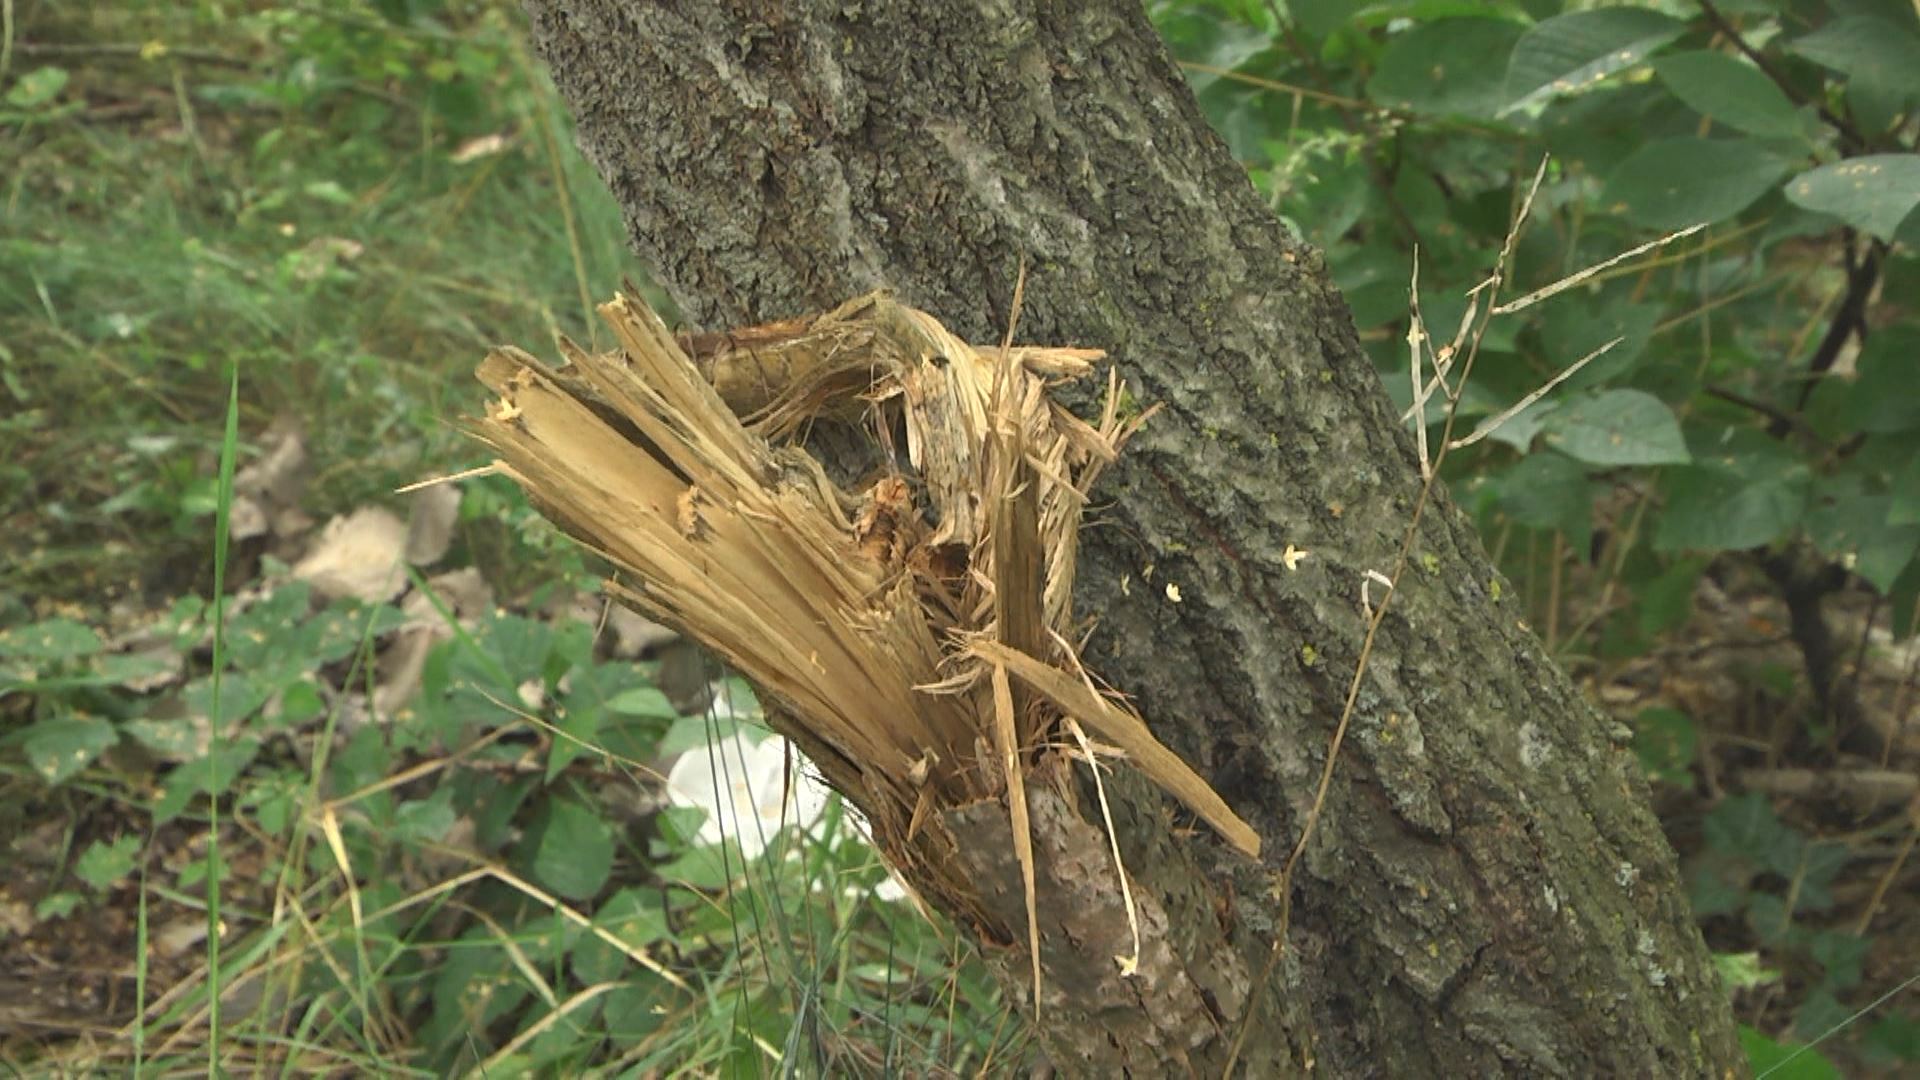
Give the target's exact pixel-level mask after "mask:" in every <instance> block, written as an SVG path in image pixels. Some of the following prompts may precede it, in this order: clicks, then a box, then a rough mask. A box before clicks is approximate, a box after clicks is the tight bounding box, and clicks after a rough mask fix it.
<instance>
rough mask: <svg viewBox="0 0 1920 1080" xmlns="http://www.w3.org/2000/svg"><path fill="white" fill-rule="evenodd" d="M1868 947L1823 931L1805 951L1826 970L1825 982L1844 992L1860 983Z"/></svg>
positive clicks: (1864, 941)
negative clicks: (1827, 981) (1826, 979)
mask: <svg viewBox="0 0 1920 1080" xmlns="http://www.w3.org/2000/svg"><path fill="white" fill-rule="evenodd" d="M1870 944H1871V941H1870V940H1869V939H1867V938H1864V937H1861V936H1859V935H1858V934H1852V933H1848V932H1847V931H1845V930H1822V931H1820V932H1819V933H1817V934H1815V935H1813V940H1811V941H1809V942H1807V951H1808V952H1809V953H1811V954H1812V955H1813V958H1814V959H1815V960H1817V961H1819V962H1820V966H1821V967H1823V968H1826V969H1827V978H1828V979H1829V980H1831V981H1832V982H1833V985H1834V987H1835V988H1837V989H1840V990H1845V989H1847V988H1848V987H1851V986H1854V985H1855V984H1857V983H1859V981H1860V969H1861V966H1862V965H1863V963H1864V962H1865V960H1866V958H1867V947H1868V946H1869V945H1870ZM1816 1034H1818V1033H1817V1032H1816Z"/></svg>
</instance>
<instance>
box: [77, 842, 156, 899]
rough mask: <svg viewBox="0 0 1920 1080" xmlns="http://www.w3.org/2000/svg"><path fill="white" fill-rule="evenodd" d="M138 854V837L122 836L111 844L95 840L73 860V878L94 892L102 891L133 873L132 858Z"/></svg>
mask: <svg viewBox="0 0 1920 1080" xmlns="http://www.w3.org/2000/svg"><path fill="white" fill-rule="evenodd" d="M139 852H140V838H139V837H138V836H122V837H120V838H119V839H117V840H115V841H113V842H112V843H108V842H107V841H105V840H96V841H94V842H93V844H92V845H91V846H90V847H88V848H87V850H86V851H84V852H82V853H81V855H80V858H79V859H77V860H75V862H74V864H73V873H74V876H76V877H78V878H79V879H80V880H81V881H84V882H86V883H87V884H88V885H91V886H93V888H94V889H95V890H104V889H106V888H107V887H108V886H110V885H112V884H113V883H114V882H116V881H119V880H120V879H121V878H124V877H126V876H127V875H128V874H130V873H132V872H133V862H134V856H135V855H137V854H139Z"/></svg>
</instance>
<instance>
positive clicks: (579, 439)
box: [470, 294, 1260, 1004]
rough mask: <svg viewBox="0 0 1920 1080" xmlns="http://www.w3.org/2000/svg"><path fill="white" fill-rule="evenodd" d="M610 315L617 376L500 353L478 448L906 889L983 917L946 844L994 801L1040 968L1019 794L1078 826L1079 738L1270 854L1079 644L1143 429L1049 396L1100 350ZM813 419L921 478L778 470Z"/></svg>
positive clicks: (1115, 393) (880, 318) (844, 318)
mask: <svg viewBox="0 0 1920 1080" xmlns="http://www.w3.org/2000/svg"><path fill="white" fill-rule="evenodd" d="M600 312H601V314H602V315H603V316H604V317H605V318H606V320H607V322H608V323H609V324H610V325H611V326H612V327H613V331H614V334H615V335H616V337H617V339H618V341H619V345H620V350H619V351H618V352H613V353H606V354H600V355H595V354H592V353H588V352H585V351H583V350H581V349H579V348H578V347H576V346H574V345H572V344H571V343H569V342H563V343H562V351H563V352H564V353H565V355H566V360H567V365H566V366H565V367H562V368H557V369H556V368H549V367H547V366H545V365H543V364H542V363H541V362H540V361H538V360H536V359H534V358H533V357H532V356H529V355H528V354H526V353H524V352H521V351H520V350H518V349H512V348H502V349H498V350H495V351H494V352H493V353H492V354H491V355H489V356H488V357H487V359H486V361H485V363H484V364H482V365H481V368H480V371H479V375H480V379H481V381H482V382H484V383H485V384H486V385H487V386H488V387H490V388H491V389H492V390H493V391H494V393H495V394H497V395H498V397H497V399H495V400H494V401H492V402H490V404H489V407H488V409H487V415H486V417H485V418H484V419H479V420H475V421H472V422H471V424H470V428H471V430H472V432H473V433H474V434H475V435H476V436H477V437H478V438H480V439H481V440H483V441H484V442H486V443H487V444H488V445H490V446H491V447H493V448H494V450H495V451H496V452H497V454H498V455H499V457H500V459H501V467H502V469H503V470H504V471H505V472H507V473H508V475H511V476H512V477H513V478H514V479H515V480H516V481H518V482H519V483H520V484H521V486H522V487H524V488H525V489H526V490H527V492H528V494H529V495H530V496H531V497H532V499H533V500H534V502H535V503H536V504H537V505H538V506H539V507H540V508H541V509H542V511H543V512H545V513H546V514H547V515H548V516H549V517H551V518H552V519H553V520H554V521H556V522H557V523H558V524H559V525H560V526H561V527H562V528H564V529H565V530H566V531H567V532H569V533H570V534H572V535H573V536H574V537H575V538H576V539H578V540H579V541H580V542H581V543H582V544H584V545H586V546H588V547H589V548H591V549H593V550H594V551H596V552H598V553H600V554H601V555H603V556H604V557H605V558H606V559H607V560H608V561H609V562H610V563H612V564H613V565H614V566H616V567H618V568H619V570H620V573H619V575H618V577H617V579H616V580H615V581H614V582H612V583H610V586H609V587H610V588H612V589H613V590H614V591H615V593H616V594H617V595H618V596H619V597H620V598H621V599H622V600H624V601H625V602H627V603H629V604H631V605H632V606H633V607H635V608H637V609H639V610H640V611H641V612H643V613H644V614H646V615H648V616H649V617H651V618H654V619H657V620H659V621H661V622H663V623H667V624H669V625H672V626H674V627H676V628H678V629H679V630H681V631H683V632H684V633H686V634H688V635H690V636H692V637H693V638H695V639H697V640H698V641H700V642H701V643H703V644H705V645H706V646H708V647H709V648H711V649H713V650H714V651H715V652H717V653H719V654H720V655H721V656H723V657H724V658H725V659H726V660H727V662H728V663H730V664H731V665H733V666H734V668H735V669H736V670H738V671H739V672H740V673H741V674H743V675H745V676H746V677H747V678H748V679H749V680H751V681H752V682H753V683H754V684H755V685H756V686H757V687H758V688H759V689H760V690H761V692H762V694H763V696H764V698H765V700H766V702H767V703H768V711H769V716H770V720H771V722H772V723H773V725H774V726H775V727H776V728H777V729H778V730H780V731H781V732H782V733H783V734H785V735H787V736H789V737H790V738H793V739H794V740H795V741H796V742H797V743H799V745H800V746H801V747H802V749H804V750H805V751H806V753H807V754H808V756H809V757H811V758H812V759H813V761H814V762H815V763H816V764H817V765H818V766H819V768H820V771H821V773H822V774H823V775H824V776H825V778H826V779H827V781H828V782H829V783H831V784H832V785H833V786H834V787H835V788H836V789H838V790H839V791H840V792H841V793H842V794H844V795H845V796H846V797H847V798H849V799H850V800H852V801H853V802H854V803H855V804H856V805H858V806H859V807H860V808H861V809H862V810H864V811H865V812H866V814H867V817H868V820H869V822H870V823H871V825H872V828H873V834H874V839H875V841H876V842H877V843H878V845H879V846H880V848H881V850H882V851H883V853H885V854H886V855H887V856H888V858H889V859H891V860H892V861H893V862H894V864H895V865H896V867H898V868H899V869H900V870H901V871H902V873H903V875H904V876H906V877H907V878H908V880H910V881H912V882H913V883H914V884H915V885H916V886H918V887H919V888H920V889H922V891H925V892H931V893H935V894H938V895H936V896H935V897H934V898H935V899H936V900H944V901H945V903H944V904H943V905H942V906H943V907H945V908H946V909H947V910H948V911H949V912H958V913H961V914H965V913H968V912H976V913H984V910H985V908H984V906H983V905H982V904H981V902H980V901H979V899H978V897H977V896H975V895H973V892H972V890H973V889H974V888H977V885H976V884H975V883H973V882H970V881H969V880H968V879H967V875H966V873H965V872H964V870H962V869H958V868H956V867H954V866H952V865H951V864H952V861H953V859H952V857H953V855H954V850H953V844H954V840H953V838H952V837H951V836H948V835H943V831H944V830H943V827H942V826H941V824H940V820H941V816H942V815H943V814H944V813H945V812H947V811H949V810H952V809H955V808H959V807H966V806H971V805H973V804H977V803H981V802H985V801H989V800H993V801H998V802H1001V803H1002V804H1004V805H1005V806H1006V807H1007V813H1008V814H1009V815H1011V819H1012V820H1011V822H1010V824H1011V826H1012V833H1013V837H1014V840H1015V844H1016V846H1017V848H1018V849H1019V855H1020V861H1021V864H1022V865H1021V869H1022V876H1023V877H1024V878H1025V893H1026V897H1027V907H1028V911H1027V916H1028V927H1027V930H1028V935H1027V936H1028V937H1029V938H1030V944H1031V946H1032V947H1033V948H1034V953H1035V956H1036V964H1037V962H1038V961H1037V957H1038V948H1037V945H1038V926H1037V921H1036V919H1035V918H1034V915H1035V913H1034V911H1033V910H1032V906H1033V903H1034V901H1033V896H1034V885H1033V880H1034V877H1033V875H1034V867H1033V854H1032V851H1031V848H1030V847H1029V845H1028V843H1027V837H1028V832H1029V823H1028V821H1027V820H1026V816H1027V815H1026V809H1027V784H1028V783H1029V781H1030V780H1031V781H1032V782H1034V783H1046V784H1049V785H1051V786H1052V788H1053V789H1055V793H1056V794H1057V795H1059V796H1060V797H1061V798H1063V799H1065V800H1066V802H1067V803H1068V804H1072V803H1073V802H1074V801H1075V799H1076V797H1075V796H1074V795H1072V793H1071V791H1070V787H1071V785H1069V784H1068V783H1067V779H1066V777H1067V773H1066V770H1065V768H1064V767H1063V765H1062V761H1063V757H1062V754H1063V751H1062V747H1065V746H1069V745H1071V740H1070V739H1068V738H1067V737H1065V736H1064V735H1063V733H1062V731H1061V729H1062V726H1063V724H1064V722H1065V720H1066V719H1067V718H1069V717H1070V718H1072V719H1073V720H1075V721H1078V722H1079V724H1080V725H1081V726H1082V727H1083V728H1084V729H1085V730H1086V731H1087V732H1090V733H1093V734H1094V735H1095V736H1096V737H1097V738H1099V739H1102V740H1104V741H1105V742H1106V743H1108V744H1111V746H1113V747H1115V748H1117V750H1118V751H1119V752H1120V753H1121V754H1123V755H1124V756H1125V757H1126V758H1127V759H1128V760H1130V761H1131V762H1132V764H1133V765H1134V767H1136V768H1138V769H1140V770H1141V771H1142V772H1144V773H1145V774H1147V775H1148V776H1149V777H1151V778H1152V779H1153V780H1154V781H1155V782H1156V783H1158V784H1159V785H1160V786H1162V787H1163V788H1164V789H1165V790H1167V791H1168V792H1169V793H1171V794H1172V795H1174V796H1175V797H1176V798H1178V799H1179V800H1180V801H1181V802H1182V803H1184V804H1185V805H1186V806H1187V807H1188V808H1189V809H1191V810H1192V811H1193V812H1194V813H1195V814H1197V815H1198V816H1199V817H1200V818H1202V819H1203V820H1205V821H1207V822H1208V823H1209V824H1210V825H1211V826H1213V828H1214V829H1216V830H1217V831H1218V832H1219V833H1220V835H1221V836H1223V837H1224V838H1225V839H1226V840H1228V841H1229V842H1230V843H1232V844H1233V845H1234V846H1235V847H1237V848H1238V849H1240V850H1241V851H1243V852H1245V853H1246V854H1248V855H1249V856H1257V855H1258V852H1259V847H1260V841H1259V838H1258V836H1257V835H1256V834H1255V833H1254V831H1253V830H1252V829H1251V828H1250V827H1248V825H1247V824H1246V823H1245V822H1243V821H1242V820H1240V818H1238V817H1237V816H1235V815H1234V813H1233V812H1232V811H1231V810H1230V809H1228V808H1227V806H1226V804H1225V803H1224V802H1223V801H1222V800H1221V799H1220V797H1219V796H1218V795H1217V794H1215V792H1214V791H1213V790H1212V788H1210V787H1209V786H1208V785H1207V784H1206V782H1205V781H1203V780H1202V779H1201V778H1200V777H1199V776H1198V775H1197V774H1195V773H1194V772H1193V770H1191V769H1190V768H1188V767H1187V766H1186V764H1185V763H1183V762H1182V761H1181V760H1180V759H1179V758H1178V757H1177V756H1175V755H1174V754H1173V753H1172V752H1171V751H1169V750H1168V749H1167V748H1166V747H1165V746H1163V745H1161V744H1160V743H1159V742H1158V741H1157V740H1155V739H1154V737H1153V735H1152V734H1151V732H1150V731H1149V729H1148V727H1147V725H1146V724H1145V722H1143V721H1142V720H1141V718H1140V717H1139V716H1138V715H1137V714H1135V713H1134V712H1133V711H1132V709H1131V708H1129V707H1128V706H1127V704H1126V703H1125V702H1124V701H1122V700H1120V699H1119V698H1118V697H1117V696H1115V695H1112V694H1109V693H1104V692H1102V691H1101V690H1100V689H1099V688H1098V687H1097V686H1096V685H1095V683H1094V682H1093V680H1092V678H1091V677H1090V676H1089V675H1087V674H1086V672H1085V670H1084V669H1083V668H1082V667H1081V665H1080V661H1079V658H1078V657H1077V656H1076V655H1075V654H1074V649H1073V646H1072V645H1071V642H1072V641H1074V640H1075V639H1076V629H1077V628H1076V627H1075V625H1074V620H1073V612H1072V592H1073V571H1074V561H1075V545H1076V540H1077V536H1078V531H1079V525H1080V519H1081V514H1082V510H1083V508H1084V506H1085V504H1086V493H1087V491H1088V489H1089V488H1090V487H1091V485H1092V484H1093V481H1094V479H1095V478H1096V477H1097V476H1098V475H1099V474H1100V471H1101V469H1102V467H1104V466H1105V465H1106V464H1108V463H1109V462H1111V461H1113V460H1114V457H1115V455H1116V453H1117V452H1118V450H1119V448H1120V446H1121V444H1122V443H1124V442H1125V441H1126V439H1127V437H1128V436H1129V435H1130V434H1131V433H1132V432H1133V431H1134V429H1135V428H1136V427H1137V426H1138V425H1139V423H1140V422H1141V421H1143V420H1144V419H1145V415H1144V414H1142V415H1135V416H1131V417H1123V416H1122V415H1121V401H1120V399H1121V395H1120V393H1119V385H1118V381H1117V379H1116V377H1115V376H1114V375H1113V374H1112V372H1111V371H1109V373H1108V380H1107V395H1106V404H1105V408H1104V410H1103V412H1102V413H1101V415H1100V417H1099V418H1098V420H1097V421H1095V422H1091V423H1089V422H1087V421H1084V420H1082V419H1079V418H1078V417H1075V416H1073V415H1072V414H1071V413H1069V412H1067V411H1066V410H1065V409H1064V408H1062V407H1061V406H1059V405H1057V404H1055V403H1054V402H1053V400H1052V399H1051V397H1050V396H1049V395H1048V393H1047V389H1048V387H1049V384H1050V383H1054V382H1059V381H1065V380H1070V379H1075V378H1079V377H1082V376H1085V375H1087V374H1089V373H1090V372H1091V371H1092V365H1093V362H1094V361H1095V360H1098V359H1100V358H1101V356H1102V354H1101V353H1098V352H1095V351H1091V350H1079V349H1057V348H1007V349H1000V348H975V347H973V346H970V345H968V344H966V343H965V342H962V341H960V340H959V339H958V338H956V337H955V336H953V335H952V334H951V333H949V332H948V331H947V330H946V329H945V328H944V327H942V326H941V325H940V324H939V323H938V322H937V321H935V320H934V319H933V318H932V317H930V316H928V315H927V314H925V313H924V312H920V311H916V310H914V309H912V308H909V307H906V306H904V305H901V304H898V303H895V302H894V301H892V300H891V299H889V298H888V297H887V296H886V295H884V294H874V295H871V296H866V297H861V298H859V299H856V300H853V301H851V302H849V303H847V304H845V305H843V306H841V307H840V308H839V309H837V310H835V311H832V312H829V313H827V314H825V315H820V316H817V317H813V318H808V319H797V320H791V321H788V322H783V323H777V324H772V325H769V326H763V327H757V328H752V329H749V330H743V331H736V332H734V333H732V334H724V335H708V336H705V337H700V338H690V339H686V340H685V341H684V342H683V341H682V340H677V339H676V338H675V337H674V336H673V335H672V334H670V333H669V332H668V331H667V328H666V327H665V325H664V324H663V323H662V322H661V320H660V318H659V317H658V316H657V315H656V314H655V313H654V312H653V311H652V310H650V309H649V308H648V307H647V306H646V304H645V303H644V302H642V301H640V300H639V299H638V298H637V297H635V296H633V295H622V296H619V297H617V298H615V299H614V300H613V301H612V302H610V303H608V304H605V305H603V306H602V307H601V308H600ZM690 354H691V355H690ZM823 416H837V417H840V418H845V419H855V420H858V419H861V418H862V417H865V418H866V419H868V420H870V421H871V422H872V423H873V424H874V425H875V430H876V433H877V434H878V435H879V436H880V438H881V439H882V441H883V445H888V446H891V445H893V444H894V441H895V439H896V434H895V433H898V432H904V442H905V458H906V464H907V465H908V466H909V467H910V470H902V471H900V472H896V473H894V474H890V475H885V476H882V477H881V478H880V479H879V480H877V481H875V482H873V483H872V484H871V485H870V486H868V487H867V488H866V490H864V491H860V492H856V493H849V492H847V491H844V490H842V489H841V488H839V487H838V486H836V485H835V484H834V483H833V482H832V481H830V480H829V479H828V477H827V475H826V473H825V471H824V470H823V469H822V467H821V466H820V465H819V463H818V462H816V461H815V460H814V459H813V458H811V457H809V456H808V455H807V454H806V453H805V452H803V451H802V450H800V449H798V448H796V447H793V446H783V445H778V444H779V443H780V442H782V441H784V440H786V439H787V438H788V437H789V436H791V435H793V434H795V433H796V432H798V431H799V430H801V429H802V428H803V427H804V426H805V425H807V424H808V423H811V422H813V421H814V420H816V419H817V418H820V417H823ZM1002 929H1005V928H1002ZM1036 972H1037V968H1036ZM1036 1004H1037V998H1036Z"/></svg>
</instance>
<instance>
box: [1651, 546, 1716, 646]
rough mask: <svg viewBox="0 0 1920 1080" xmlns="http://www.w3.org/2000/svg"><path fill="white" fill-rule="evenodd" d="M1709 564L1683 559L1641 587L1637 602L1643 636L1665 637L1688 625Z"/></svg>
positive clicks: (1703, 560)
mask: <svg viewBox="0 0 1920 1080" xmlns="http://www.w3.org/2000/svg"><path fill="white" fill-rule="evenodd" d="M1708 561H1709V560H1708V559H1706V558H1704V557H1697V558H1691V559H1681V560H1679V561H1677V562H1675V563H1674V564H1673V565H1672V566H1669V567H1667V568H1666V569H1665V570H1663V571H1661V572H1660V575H1659V576H1658V577H1655V578H1654V579H1653V580H1652V581H1649V582H1647V583H1646V584H1644V585H1642V586H1640V588H1639V590H1638V592H1637V595H1636V596H1635V599H1636V600H1637V601H1638V602H1639V606H1640V631H1641V632H1642V633H1644V634H1648V635H1653V634H1661V633H1665V632H1666V631H1668V630H1671V629H1673V628H1674V627H1676V626H1679V625H1680V624H1681V623H1684V622H1686V621H1687V616H1689V615H1691V614H1693V592H1694V589H1695V588H1696V587H1697V586H1698V585H1699V584H1700V575H1701V573H1703V572H1704V571H1705V570H1706V568H1707V563H1708Z"/></svg>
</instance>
